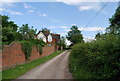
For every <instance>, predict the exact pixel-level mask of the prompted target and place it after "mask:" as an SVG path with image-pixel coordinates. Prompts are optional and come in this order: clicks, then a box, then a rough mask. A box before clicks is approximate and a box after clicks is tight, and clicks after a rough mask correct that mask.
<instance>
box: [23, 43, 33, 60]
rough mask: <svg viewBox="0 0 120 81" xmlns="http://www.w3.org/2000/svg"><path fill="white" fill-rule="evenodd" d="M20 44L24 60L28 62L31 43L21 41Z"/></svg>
mask: <svg viewBox="0 0 120 81" xmlns="http://www.w3.org/2000/svg"><path fill="white" fill-rule="evenodd" d="M21 43H22V50H23V52H24V53H25V58H26V60H29V57H30V55H31V52H32V46H33V43H31V42H30V41H21Z"/></svg>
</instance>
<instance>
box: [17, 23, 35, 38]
mask: <svg viewBox="0 0 120 81" xmlns="http://www.w3.org/2000/svg"><path fill="white" fill-rule="evenodd" d="M19 33H20V34H21V35H22V36H21V37H22V40H31V39H34V37H35V34H36V29H35V30H34V29H33V27H31V28H30V27H29V26H28V24H23V25H22V26H21V27H20V29H19Z"/></svg>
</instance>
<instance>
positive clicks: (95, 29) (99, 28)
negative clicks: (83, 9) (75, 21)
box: [79, 27, 105, 31]
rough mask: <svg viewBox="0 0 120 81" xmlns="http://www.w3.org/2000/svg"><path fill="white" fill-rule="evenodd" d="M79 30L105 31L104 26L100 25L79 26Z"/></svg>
mask: <svg viewBox="0 0 120 81" xmlns="http://www.w3.org/2000/svg"><path fill="white" fill-rule="evenodd" d="M79 30H80V31H105V28H102V27H87V28H85V27H81V28H79Z"/></svg>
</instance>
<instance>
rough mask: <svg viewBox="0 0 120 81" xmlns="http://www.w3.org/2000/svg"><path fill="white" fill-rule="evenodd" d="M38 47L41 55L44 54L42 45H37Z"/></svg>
mask: <svg viewBox="0 0 120 81" xmlns="http://www.w3.org/2000/svg"><path fill="white" fill-rule="evenodd" d="M36 47H37V48H38V52H39V54H40V55H41V54H42V46H41V45H36Z"/></svg>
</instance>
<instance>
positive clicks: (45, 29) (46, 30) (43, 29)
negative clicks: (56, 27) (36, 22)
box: [41, 28, 50, 33]
mask: <svg viewBox="0 0 120 81" xmlns="http://www.w3.org/2000/svg"><path fill="white" fill-rule="evenodd" d="M41 31H42V32H43V33H46V32H47V33H50V30H49V29H47V28H42V30H41Z"/></svg>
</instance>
